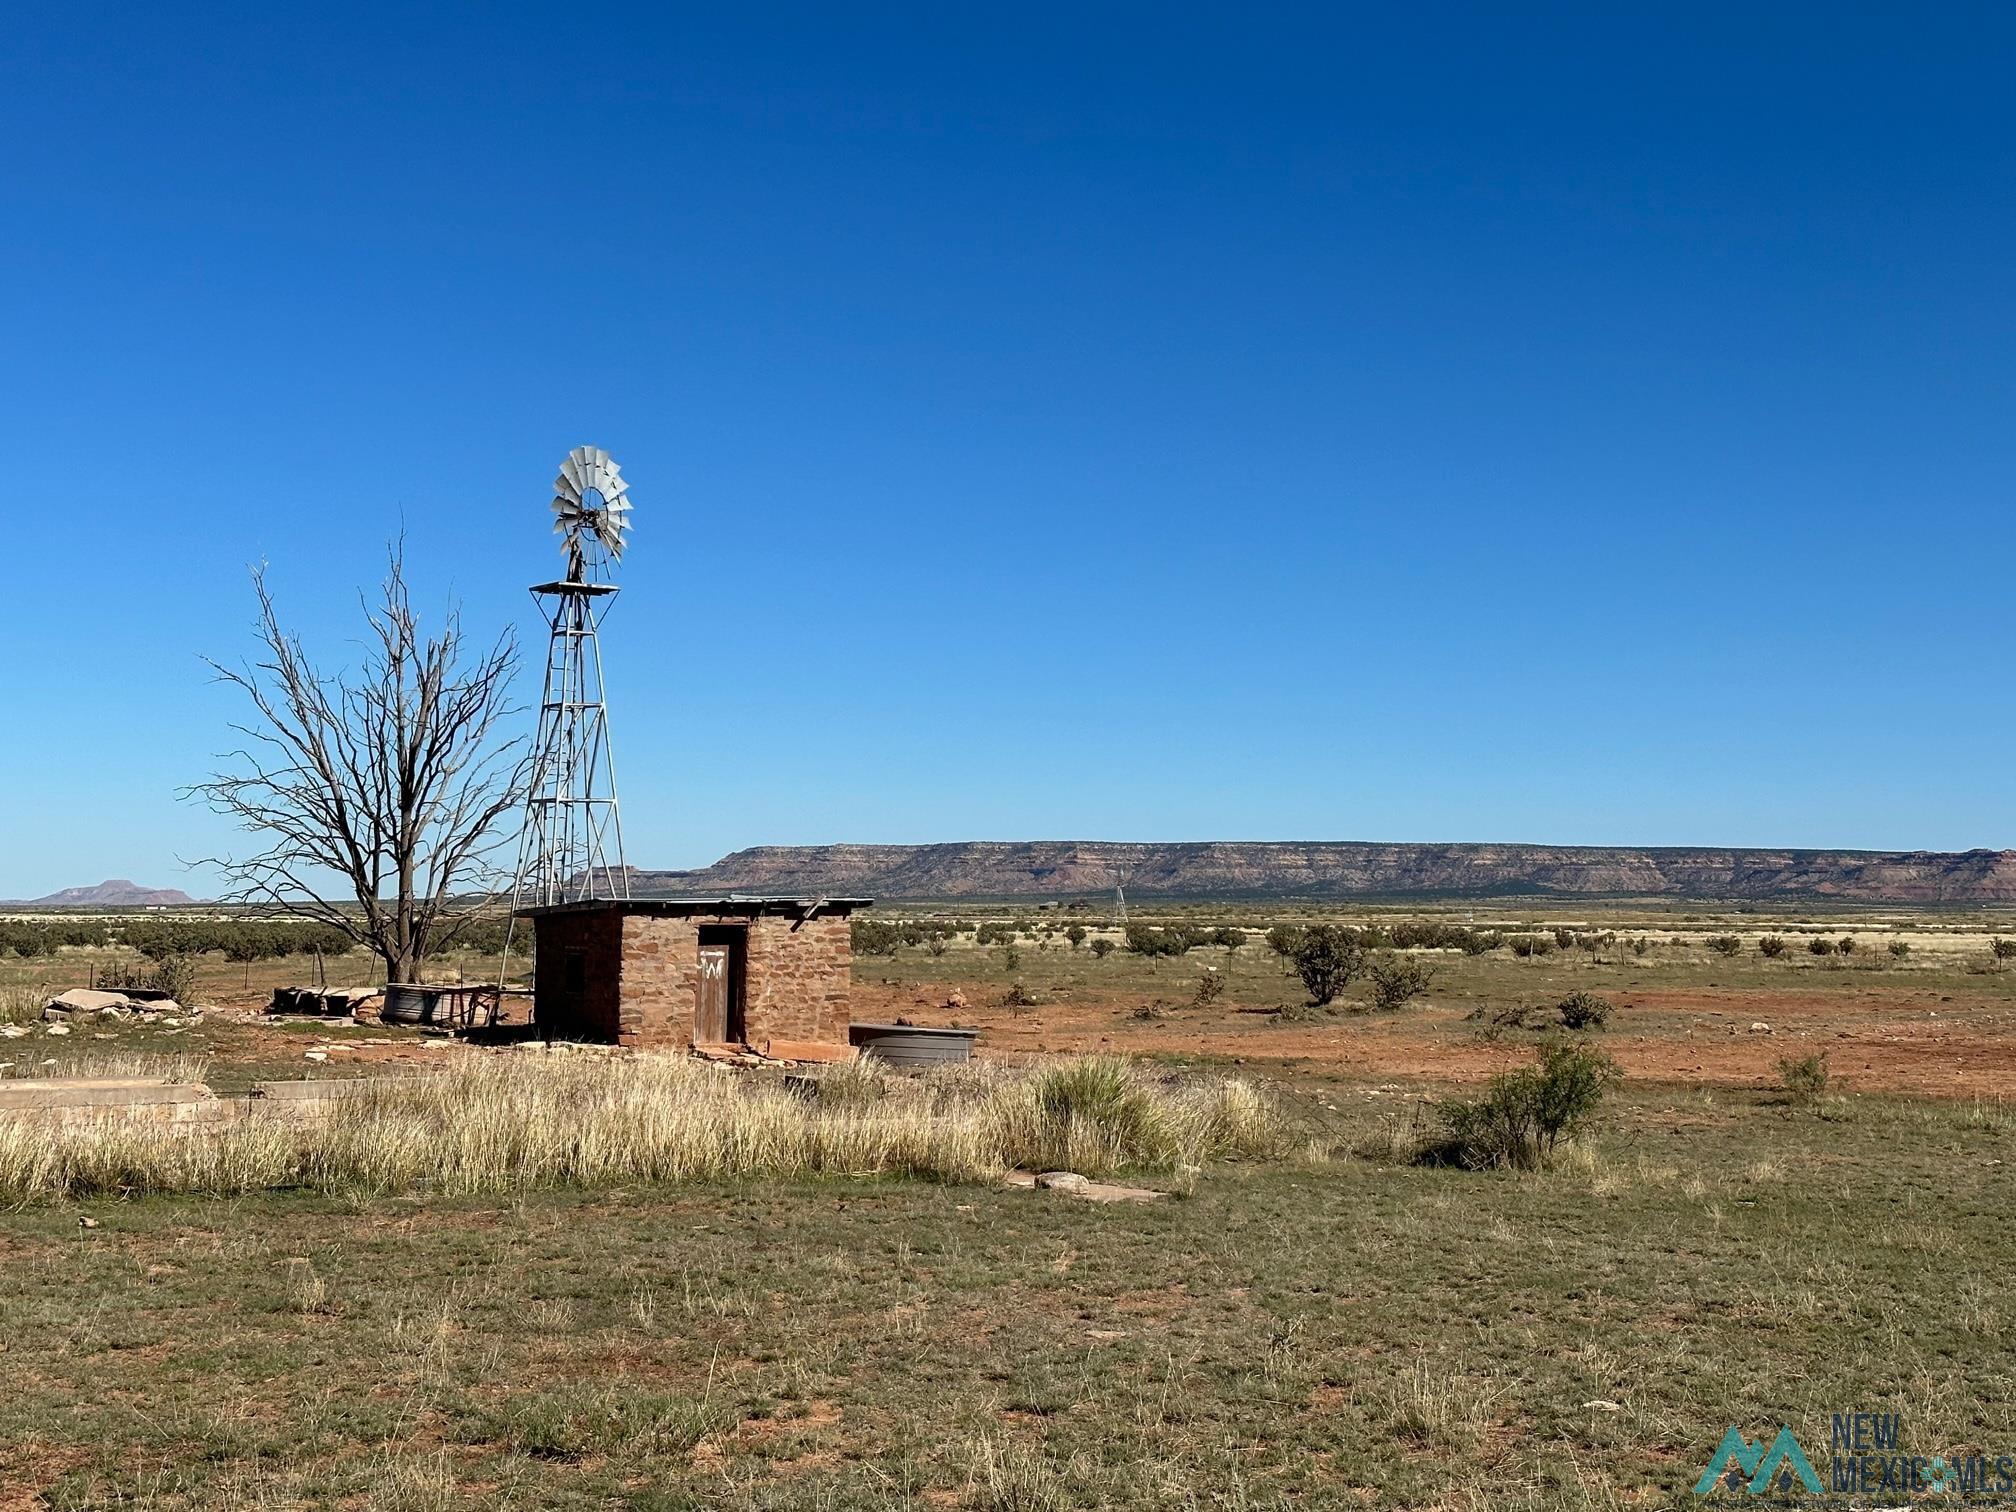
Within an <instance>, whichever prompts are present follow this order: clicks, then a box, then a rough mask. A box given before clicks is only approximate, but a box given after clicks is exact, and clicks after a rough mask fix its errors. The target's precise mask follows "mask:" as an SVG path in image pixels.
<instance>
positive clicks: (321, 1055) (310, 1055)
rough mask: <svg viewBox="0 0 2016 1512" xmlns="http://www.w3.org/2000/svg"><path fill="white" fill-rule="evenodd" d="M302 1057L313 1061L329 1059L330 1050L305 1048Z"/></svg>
mask: <svg viewBox="0 0 2016 1512" xmlns="http://www.w3.org/2000/svg"><path fill="white" fill-rule="evenodd" d="M301 1059H303V1060H311V1061H325V1060H327V1059H329V1052H328V1051H327V1050H304V1051H302V1052H301Z"/></svg>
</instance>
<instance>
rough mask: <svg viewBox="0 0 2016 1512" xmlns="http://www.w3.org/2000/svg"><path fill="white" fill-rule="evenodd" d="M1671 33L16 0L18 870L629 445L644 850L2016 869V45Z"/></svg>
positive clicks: (1500, 19)
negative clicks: (1012, 849) (2008, 864)
mask: <svg viewBox="0 0 2016 1512" xmlns="http://www.w3.org/2000/svg"><path fill="white" fill-rule="evenodd" d="M1616 9H1617V8H1610V7H1589V8H1586V9H1552V8H1542V7H1504V6H1489V7H1487V6H1478V7H1462V6H1397V7H1396V6H1378V7H1362V8H1348V7H1341V6H1312V7H1308V8H1304V9H1297V8H1293V7H1275V8H1268V7H1250V6H1241V7H1233V6H1224V7H1217V8H1213V9H1204V8H1194V7H1183V6H1175V7H1172V6H1169V5H1167V4H1156V5H1127V6H1122V5H1104V4H1094V5H1089V6H1047V5H1035V6H1015V7H1006V8H993V9H988V10H983V9H981V8H976V7H968V6H944V5H932V6H925V5H915V6H850V7H836V6H806V7H803V8H787V7H763V6H748V7H727V8H723V7H712V8H710V10H709V12H706V13H703V12H700V11H698V10H691V11H681V10H675V9H672V8H667V7H660V6H651V7H641V6H640V7H637V8H635V9H634V10H627V9H621V8H615V9H611V8H596V7H588V6H579V5H574V6H550V7H543V8H527V7H522V6H511V7H505V6H482V7H479V6H466V7H442V6H433V7H410V6H400V7H384V8H375V7H370V6H363V5H351V6H343V7H334V6H331V7H326V8H322V9H320V10H319V12H311V11H310V9H309V8H307V7H297V6H259V7H253V6H246V7H243V8H241V9H226V8H223V7H202V8H193V7H178V6H146V7H142V6H131V7H124V8H120V7H111V6H91V7H84V6H56V7H41V8H39V9H37V10H33V11H23V12H21V13H19V14H17V15H15V16H14V17H12V18H11V20H10V23H9V28H8V34H7V37H6V40H5V42H4V44H0V141H4V142H5V143H6V147H5V149H4V152H0V185H4V191H5V204H6V207H7V210H6V220H5V232H4V235H0V288H4V291H5V293H4V298H5V312H6V313H5V319H4V322H0V330H4V338H0V339H4V343H5V350H6V356H7V361H6V362H5V365H4V369H0V440H4V442H5V454H6V456H7V458H8V459H9V464H10V465H9V468H8V471H9V474H10V476H11V484H10V486H9V489H8V495H7V496H8V499H9V503H8V504H7V507H6V520H7V523H8V525H9V526H10V530H9V538H10V540H11V542H12V547H11V550H10V553H9V558H10V561H11V565H12V570H11V571H10V572H9V574H8V597H9V600H10V604H9V608H10V614H9V620H10V623H11V624H12V627H13V632H14V637H15V640H14V646H15V655H14V656H12V657H10V658H9V664H8V672H7V675H6V678H5V680H4V687H5V694H6V707H7V709H8V712H9V715H10V718H9V719H8V721H7V725H8V737H7V739H6V740H5V741H4V742H0V792H4V798H0V804H4V808H0V896H7V895H28V894H34V893H39V892H42V891H46V890H48V889H52V888H55V887H57V886H61V885H65V884H71V883H78V882H89V881H95V880H98V879H99V878H101V877H104V876H107V875H122V876H131V877H133V878H135V879H137V880H140V881H143V882H148V883H152V884H155V885H181V886H185V887H188V888H189V889H190V890H191V891H194V892H202V891H204V890H205V889H206V888H207V887H208V886H210V885H212V884H211V881H210V879H208V878H205V877H204V876H202V875H201V874H200V873H197V874H191V873H186V872H184V871H183V870H181V868H180V866H179V865H178V863H177V860H176V858H177V857H189V856H196V855H201V854H204V853H205V852H207V851H210V850H213V849H215V848H216V847H218V846H220V845H222V844H225V843H227V842H226V837H225V835H224V833H223V832H222V831H221V828H220V826H219V823H218V821H215V820H213V819H211V818H210V817H209V816H207V815H206V814H204V813H203V812H202V811H201V810H199V809H196V808H194V807H191V806H190V805H188V804H185V803H179V802H177V800H176V798H175V790H176V789H177V788H178V787H179V786H181V785H182V784H184V783H187V782H189V781H192V780H194V779H196V778H198V777H200V776H201V775H202V774H203V773H204V772H205V770H206V769H207V766H208V764H209V760H208V753H210V752H212V751H213V750H217V749H220V748H221V747H222V746H223V745H224V743H225V735H224V732H223V726H224V723H225V721H226V720H227V718H229V717H230V716H231V715H232V714H233V713H235V708H234V706H233V704H232V703H231V701H230V700H229V699H228V697H227V696H226V694H225V692H224V691H223V690H221V689H219V688H216V687H214V686H212V685H210V684H209V683H208V682H207V681H206V678H205V673H204V671H203V668H202V666H201V664H200V662H199V660H198V658H199V654H200V653H204V652H209V653H213V654H222V655H229V654H232V653H235V652H239V651H242V650H244V649H246V648H247V647H248V645H249V639H248V622H249V617H250V610H251V596H250V592H249V589H248V587H247V583H246V578H245V567H246V564H247V563H249V562H252V561H254V560H257V559H260V558H265V559H267V560H269V561H270V562H271V564H272V576H273V582H274V585H275V587H276V589H277V591H278V593H279V595H280V598H281V601H282V604H283V606H284V607H285V609H286V610H287V611H288V612H289V613H290V614H291V615H293V616H294V617H295V618H296V619H298V621H299V622H300V624H301V626H302V628H303V629H304V631H305V632H306V633H307V634H308V635H309V637H310V638H311V640H314V641H317V642H319V643H321V644H323V645H326V646H328V647H330V648H331V650H332V653H340V652H341V651H342V650H343V648H344V644H345V637H347V636H349V635H350V634H351V633H352V627H353V626H354V624H355V623H356V609H355V603H354V598H353V592H354V589H355V588H356V587H357V586H358V585H359V584H363V583H367V582H369V581H371V580H372V579H373V577H374V575H375V572H376V569H377V565H378V561H379V558H380V553H381V552H382V548H383V542H384V541H385V539H386V538H387V537H388V536H389V535H391V534H393V533H394V532H396V531H397V530H398V529H399V528H400V526H401V524H402V522H403V524H404V526H405V528H406V530H407V532H408V536H409V551H410V556H411V560H412V564H413V568H414V572H415V576H416V577H417V579H418V581H419V583H420V585H421V591H422V595H423V598H425V599H426V600H427V601H428V602H429V603H439V602H441V601H444V600H445V598H446V597H447V595H449V594H450V593H451V592H452V593H454V594H458V595H460V597H461V599H462V601H463V604H464V610H465V614H466V616H467V617H468V619H469V620H470V622H471V623H472V624H473V625H476V626H479V627H482V626H490V625H497V624H502V623H504V622H505V621H507V620H515V621H516V622H517V623H518V624H519V625H520V626H521V627H522V628H523V629H524V630H525V631H526V632H533V631H535V630H536V621H535V619H534V617H533V612H532V608H531V605H530V602H529V600H528V599H527V598H526V596H525V594H524V591H523V590H524V586H525V585H526V584H528V583H531V582H533V581H536V580H538V579H539V578H541V577H543V576H546V575H549V574H550V573H551V572H552V571H553V570H554V569H555V567H556V566H557V564H558V557H557V554H556V553H555V552H554V550H553V545H552V538H551V537H550V536H549V535H548V534H547V515H546V504H547V499H548V496H549V495H548V488H547V485H548V482H549V480H550V478H551V477H552V474H553V471H554V469H555V467H556V465H557V464H558V462H559V460H560V459H561V457H562V456H563V455H564V454H565V453H566V451H567V449H568V448H569V447H571V446H573V445H576V444H578V443H581V442H592V443H595V444H599V445H602V446H606V447H608V448H609V449H610V450H611V451H612V452H614V453H615V455H616V456H617V457H618V458H619V459H620V460H621V461H622V463H623V466H624V470H625V473H626V475H627V476H628V477H629V478H630V479H631V480H632V483H633V494H632V497H633V498H634V499H635V500H636V501H637V512H636V522H637V530H636V537H635V544H634V549H633V553H632V555H631V557H630V558H629V559H628V560H627V561H626V563H625V568H624V573H623V582H624V583H625V592H624V595H623V597H622V599H621V601H620V603H619V605H618V607H617V609H616V612H615V615H614V617H613V618H612V619H611V621H610V622H609V626H608V630H607V634H606V642H605V648H606V653H607V658H608V662H609V675H610V679H611V683H612V688H613V695H612V706H613V711H614V719H615V729H616V738H617V743H618V754H619V758H620V763H621V776H622V780H623V797H624V801H625V812H626V816H627V821H628V829H629V834H630V839H631V846H630V855H631V859H632V860H633V861H634V862H638V863H641V864H646V865H661V866H662V865H683V864H693V863H700V862H704V861H707V860H709V859H711V858H713V857H714V856H716V855H718V854H720V853H721V852H723V851H726V850H729V849H731V848H734V847H737V846H741V845H747V844H756V843H768V842H823V841H838V840H851V841H915V840H935V839H963V838H1025V837H1027V838H1035V837H1079V838H1115V839H1184V838H1259V839H1266V838H1304V837H1307V838H1372V839H1422V840H1429V839H1443V840H1467V839H1504V840H1530V841H1560V842H1625V843H1666V844H1689V843H1697V842H1698V843H1710V842H1712V843H1731V844H1772V845H1776V844H1784V845H1833V844H1840V845H1858V846H1880V847H1914V846H1929V847H1940V848H1963V847H1969V846H1980V845H1991V846H2006V845H2012V844H2016V814H2012V806H2011V798H2010V795H2011V760H2010V746H2011V741H2012V736H2016V716H2012V712H2011V687H2010V678H2009V672H2008V668H2009V663H2010V652H2011V649H2012V647H2011V640H2012V631H2011V606H2012V593H2011V589H2010V570H2011V562H2012V547H2016V539H2012V537H2016V531H2012V528H2011V524H2010V520H2009V503H2010V499H2011V493H2012V488H2011V485H2012V482H2016V425H2012V423H2011V422H2012V415H2011V400H2012V376H2016V277H2012V255H2016V254H2012V247H2016V236H2012V231H2016V197H2012V193H2011V186H2012V185H2016V95H2012V92H2011V90H2010V88H2009V79H2010V78H2011V76H2012V71H2016V21H2012V16H2011V13H2010V12H2009V11H2008V10H2006V9H2004V8H1996V7H1987V6H1981V7H1971V6H1963V5H1946V6H1935V7H1925V6H1906V5H1901V4H1900V5H1896V6H1893V7H1888V8H1880V9H1872V8H1866V7H1841V6H1834V5H1829V6H1817V5H1816V6H1810V7H1799V6H1791V5H1787V6H1775V7H1759V6H1752V5H1743V6H1724V7H1708V6H1702V5H1697V4H1689V5H1684V6H1682V5H1674V6H1670V7H1666V8H1664V9H1660V10H1654V9H1649V8H1643V7H1631V8H1630V10H1631V11H1632V14H1631V15H1630V16H1628V17H1622V16H1619V15H1617V14H1615V10H1616ZM533 649H534V650H535V652H536V650H537V647H536V646H534V647H533Z"/></svg>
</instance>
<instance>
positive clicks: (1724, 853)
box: [631, 840, 2016, 904]
mask: <svg viewBox="0 0 2016 1512" xmlns="http://www.w3.org/2000/svg"><path fill="white" fill-rule="evenodd" d="M1116 879H1117V880H1119V881H1121V882H1123V883H1124V884H1125V886H1126V888H1127V896H1128V897H1129V898H1143V899H1147V898H1162V899H1173V898H1199V899H1202V898H1217V899H1228V900H1230V899H1240V898H1309V899H1319V900H1320V899H1341V898H1368V899H1370V898H1390V899H1406V898H1422V899H1429V898H1489V897H1560V898H1668V899H1689V898H1698V899H1702V900H1704V901H1705V900H1718V901H1745V900H1750V901H1770V900H1786V901H1790V900H1799V899H1812V900H1815V901H1826V900H1834V901H1839V902H1853V903H1906V904H1939V903H1944V904H1969V903H2016V851H1987V850H1977V851H1964V852H1957V853H1955V852H1940V851H1894V852H1892V851H1845V850H1824V851H1821V850H1738V849H1710V848H1699V849H1697V848H1691V847H1656V848H1635V847H1625V846H1565V845H1388V844H1378V843H1373V842H1367V841H1284V842H1268V843H1259V842H1254V843H1248V842H1244V841H1202V842H1194V843H1185V844H1174V845H1134V844H1125V843H1118V842H1108V841H1072V840H1031V841H987V840H972V841H959V842H954V843H949V844H942V845H764V846H756V847H753V848H752V849H749V850H740V851H736V852H735V853H734V854H732V855H729V856H724V857H722V859H721V860H719V861H717V862H715V863H714V864H713V865H712V866H708V867H703V868H701V869H699V870H697V871H634V872H633V873H632V880H631V889H632V892H633V894H635V895H637V896H642V897H672V896H679V895H685V894H691V895H707V894H718V893H725V892H748V893H836V894H837V893H852V894H857V895H861V896H866V897H874V898H883V899H888V900H891V901H895V900H948V901H949V900H954V899H962V898H970V899H996V898H999V899H1022V898H1027V899H1036V898H1075V897H1096V896H1098V895H1100V894H1107V893H1111V892H1112V890H1113V885H1114V882H1115V881H1116Z"/></svg>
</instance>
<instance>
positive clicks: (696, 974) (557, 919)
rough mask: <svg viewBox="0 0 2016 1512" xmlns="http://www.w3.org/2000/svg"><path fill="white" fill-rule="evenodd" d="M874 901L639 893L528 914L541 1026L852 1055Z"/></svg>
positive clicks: (559, 1031) (551, 1030)
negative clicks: (857, 948)
mask: <svg viewBox="0 0 2016 1512" xmlns="http://www.w3.org/2000/svg"><path fill="white" fill-rule="evenodd" d="M869 901H870V900H869V899H866V898H734V897H730V898H711V899H698V898H690V899H655V898H654V899H637V900H632V901H601V902H591V903H560V904H555V905H552V906H549V907H543V908H527V909H523V910H521V916H522V917H525V918H529V919H530V920H531V921H532V928H533V938H534V943H535V950H534V959H535V961H536V965H535V968H534V973H533V992H534V1003H535V1009H534V1013H535V1017H536V1019H537V1022H538V1025H539V1029H540V1032H541V1033H542V1034H545V1035H548V1036H550V1037H552V1038H555V1039H574V1040H591V1041H601V1042H604V1043H608V1044H618V1045H633V1046H637V1047H639V1048H648V1049H677V1048H682V1047H688V1046H693V1045H701V1046H710V1045H713V1046H719V1045H728V1046H744V1045H746V1046H747V1047H749V1048H750V1049H753V1050H757V1051H761V1052H762V1053H763V1054H766V1055H772V1056H776V1057H777V1058H779V1059H783V1060H803V1059H814V1058H819V1059H824V1058H828V1057H829V1056H830V1055H832V1054H834V1053H836V1052H838V1053H845V1047H846V1045H847V1025H848V1020H849V1016H850V1013H849V1008H850V1005H849V992H850V989H851V985H852V983H851V973H852V967H853V945H852V940H851V936H850V932H849V924H848V920H849V917H850V916H851V915H852V914H853V912H854V911H855V910H856V909H858V908H865V907H867V906H868V903H869Z"/></svg>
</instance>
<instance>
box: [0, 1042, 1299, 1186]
mask: <svg viewBox="0 0 2016 1512" xmlns="http://www.w3.org/2000/svg"><path fill="white" fill-rule="evenodd" d="M1293 1143H1294V1141H1293V1138H1292V1136H1291V1135H1290V1133H1289V1130H1288V1126H1287V1124H1286V1121H1285V1120H1284V1119H1283V1117H1282V1116H1281V1114H1280V1112H1279V1110H1278V1109H1277V1108H1276V1107H1275V1106H1274V1104H1273V1103H1272V1101H1271V1100H1270V1099H1268V1098H1267V1097H1266V1096H1265V1095H1264V1094H1262V1093H1261V1092H1259V1091H1257V1090H1256V1089H1254V1088H1253V1087H1251V1086H1249V1085H1247V1084H1246V1083H1243V1082H1239V1081H1233V1080H1197V1079H1178V1078H1157V1077H1150V1076H1148V1075H1146V1074H1144V1073H1143V1072H1141V1071H1140V1070H1139V1069H1137V1068H1136V1067H1135V1066H1133V1065H1132V1063H1130V1062H1128V1061H1125V1060H1121V1059H1117V1058H1112V1057H1089V1058H1087V1059H1084V1060H1072V1061H1064V1062H1060V1063H1056V1064H1053V1065H1049V1066H1046V1067H1043V1068H1040V1069H1037V1070H1035V1071H1033V1072H1027V1073H1024V1072H1015V1071H1006V1070H1002V1069H1000V1068H994V1067H984V1066H975V1067H963V1068H946V1069H945V1070H944V1071H942V1072H938V1073H934V1074H932V1075H930V1076H923V1077H904V1076H896V1075H891V1074H889V1073H887V1072H884V1071H882V1070H880V1069H878V1068H875V1067H873V1066H869V1065H859V1064H857V1065H853V1066H845V1067H834V1068H831V1069H830V1070H828V1071H826V1072H824V1073H821V1074H818V1075H816V1076H809V1077H792V1078H789V1079H785V1078H772V1077H749V1076H743V1075H737V1074H734V1073H731V1072H727V1071H724V1070H721V1069H719V1068H716V1067H713V1066H709V1065H706V1064H704V1063H701V1062H697V1061H692V1060H687V1059H683V1058H672V1057H638V1058H603V1057H594V1058H588V1057H580V1058H576V1057H572V1056H545V1055H542V1056H540V1057H539V1058H538V1059H536V1060H532V1061H528V1060H527V1059H526V1058H524V1057H521V1056H504V1055H497V1056H482V1057H470V1058H469V1059H468V1060H467V1061H466V1063H465V1064H462V1065H459V1066H456V1067H453V1068H451V1069H448V1070H445V1071H443V1072H440V1073H438V1074H433V1075H427V1076H415V1077H410V1078H402V1079H387V1080H375V1081H360V1082H357V1083H355V1084H354V1085H351V1086H348V1087H346V1088H345V1089H344V1090H342V1091H340V1092H337V1093H336V1094H335V1096H334V1098H333V1100H332V1101H331V1102H330V1103H328V1104H327V1105H326V1109H325V1110H324V1112H323V1114H322V1116H319V1117H308V1118H302V1117H300V1116H299V1115H298V1114H297V1115H296V1116H292V1117H290V1116H288V1114H287V1113H285V1112H277V1111H275V1110H273V1109H270V1108H268V1107H265V1106H264V1105H262V1104H259V1103H256V1102H255V1103H252V1104H250V1105H249V1106H241V1107H240V1108H239V1109H238V1110H237V1111H236V1112H235V1114H234V1115H232V1116H229V1117H226V1118H222V1119H220V1120H218V1121H216V1122H212V1123H206V1124H200V1125H195V1126H183V1127H180V1128H177V1127H173V1126H168V1125H161V1124H150V1123H143V1122H137V1121H128V1120H125V1119H120V1118H109V1119H87V1120H79V1121H70V1122H64V1121H58V1120H56V1119H53V1118H18V1119H12V1120H9V1121H7V1122H6V1123H4V1124H0V1200H4V1199H10V1198H11V1199H14V1200H23V1199H30V1198H37V1197H50V1196H62V1195H71V1196H79V1195H89V1194H93V1193H107V1192H119V1193H122V1194H131V1193H141V1192H188V1193H195V1194H207V1195H232V1194H236V1193H241V1192H249V1191H257V1190H262V1189H270V1188H279V1187H290V1186H303V1187H311V1188H316V1189H319V1190H324V1191H332V1192H360V1191H361V1192H372V1193H387V1192H407V1191H415V1190H430V1191H436V1192H442V1193H449V1194H489V1193H501V1192H512V1191H518V1190H523V1189H528V1188H534V1187H546V1186H582V1187H590V1186H604V1185H613V1184H619V1183H630V1182H663V1183H679V1182H690V1181H704V1180H723V1179H732V1178H743V1177H758V1178H761V1177H774V1178H802V1177H810V1176H818V1175H826V1174H832V1175H848V1176H892V1177H913V1178H923V1179H928V1180H938V1181H952V1182H969V1181H989V1180H995V1179H998V1178H999V1177H1000V1176H1002V1175H1003V1174H1004V1173H1005V1172H1006V1171H1007V1170H1008V1169H1009V1168H1010V1167H1011V1166H1024V1167H1033V1168H1036V1169H1050V1168H1056V1167H1060V1166H1061V1167H1069V1168H1070V1169H1072V1170H1077V1171H1081V1172H1083V1173H1085V1174H1087V1175H1101V1174H1109V1173H1113V1172H1118V1171H1140V1172H1151V1171H1171V1170H1176V1169H1178V1168H1181V1167H1185V1166H1193V1165H1203V1164H1206V1163H1208V1162H1210V1161H1214V1160H1222V1159H1232V1158H1239V1159H1264V1158H1268V1157H1272V1156H1276V1155H1280V1154H1284V1153H1287V1152H1288V1150H1289V1149H1290V1148H1291V1146H1292V1145H1293Z"/></svg>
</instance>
